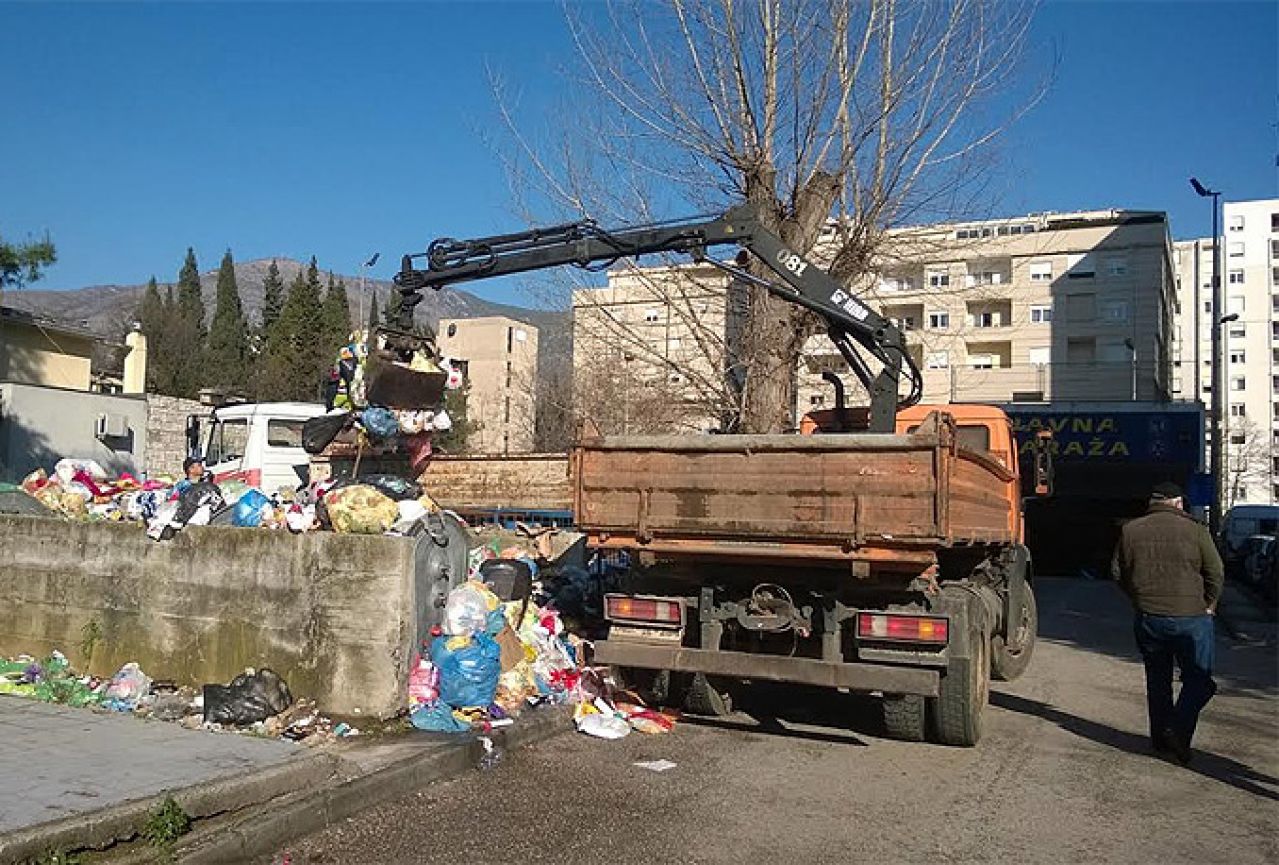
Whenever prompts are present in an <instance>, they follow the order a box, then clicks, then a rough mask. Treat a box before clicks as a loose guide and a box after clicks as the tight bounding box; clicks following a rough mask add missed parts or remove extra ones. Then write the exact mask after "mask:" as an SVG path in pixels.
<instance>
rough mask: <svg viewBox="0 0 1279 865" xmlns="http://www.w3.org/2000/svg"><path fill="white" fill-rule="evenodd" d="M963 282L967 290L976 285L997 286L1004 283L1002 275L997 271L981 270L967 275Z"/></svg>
mask: <svg viewBox="0 0 1279 865" xmlns="http://www.w3.org/2000/svg"><path fill="white" fill-rule="evenodd" d="M964 280H965V283H966V284H967V286H968V287H969V288H972V287H973V286H977V285H999V284H1000V283H1002V282H1003V281H1004V275H1003V274H1002V273H1000V272H999V271H997V270H982V271H978V272H976V273H970V274H968V275H967V276H965V277H964Z"/></svg>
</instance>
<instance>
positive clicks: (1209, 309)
mask: <svg viewBox="0 0 1279 865" xmlns="http://www.w3.org/2000/svg"><path fill="white" fill-rule="evenodd" d="M1204 312H1205V313H1207V314H1212V301H1211V300H1205V301H1204Z"/></svg>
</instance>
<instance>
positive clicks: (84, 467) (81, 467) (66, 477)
mask: <svg viewBox="0 0 1279 865" xmlns="http://www.w3.org/2000/svg"><path fill="white" fill-rule="evenodd" d="M78 471H83V472H84V473H85V474H87V475H88V476H89V477H91V478H93V479H94V480H95V481H105V480H106V479H107V470H106V469H104V468H103V467H102V466H100V465H99V464H98V463H96V462H94V461H93V460H73V459H61V460H58V462H57V463H56V464H55V465H54V467H53V473H54V474H55V475H57V476H58V480H60V481H62V485H63V486H66V485H67V484H69V483H71V480H72V479H73V478H74V477H75V473H76V472H78Z"/></svg>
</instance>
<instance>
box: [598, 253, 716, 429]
mask: <svg viewBox="0 0 1279 865" xmlns="http://www.w3.org/2000/svg"><path fill="white" fill-rule="evenodd" d="M728 289H729V279H728V277H727V276H726V275H725V274H724V272H723V271H721V270H717V269H716V268H714V267H712V266H709V265H705V264H686V265H674V264H672V265H664V266H659V267H634V266H628V267H623V268H620V269H617V270H613V271H610V272H609V274H608V284H607V285H606V286H604V287H602V288H583V289H579V290H577V291H575V292H574V293H573V378H574V397H575V401H576V403H577V408H578V411H579V413H580V414H581V415H583V416H584V417H586V418H588V419H590V420H592V421H593V422H595V423H596V425H597V426H599V427H600V429H601V430H602V431H604V432H608V433H623V434H625V433H648V432H662V431H671V430H681V431H688V432H697V431H701V432H704V431H706V430H710V429H715V428H717V427H718V426H719V424H720V418H721V416H722V415H723V413H724V411H725V410H726V409H727V408H728V407H729V406H731V404H732V400H733V397H732V394H730V393H729V391H728V387H727V382H726V375H725V369H726V364H727V362H728V361H727V358H728V357H729V355H730V351H729V345H730V340H731V339H732V336H733V330H734V327H735V324H734V322H735V321H736V320H738V319H739V318H740V317H739V316H735V315H734V314H733V311H732V309H733V302H732V300H731V296H732V293H731V292H729V290H728Z"/></svg>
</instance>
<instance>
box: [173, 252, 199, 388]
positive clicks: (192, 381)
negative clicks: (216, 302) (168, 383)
mask: <svg viewBox="0 0 1279 865" xmlns="http://www.w3.org/2000/svg"><path fill="white" fill-rule="evenodd" d="M174 311H175V314H174V321H173V325H172V327H171V328H170V333H171V334H172V338H173V352H174V354H173V357H174V362H175V366H176V373H175V387H174V389H175V390H176V391H177V395H178V396H186V397H192V396H195V395H196V392H197V391H198V390H199V388H200V380H201V378H202V374H201V373H202V370H201V363H202V358H201V355H202V354H203V348H204V337H205V330H204V296H203V295H202V294H201V292H200V270H199V268H198V267H197V266H196V261H195V250H194V249H192V248H191V247H187V255H186V260H185V261H183V262H182V269H181V270H180V271H178V299H177V306H176V307H175V310H174Z"/></svg>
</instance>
